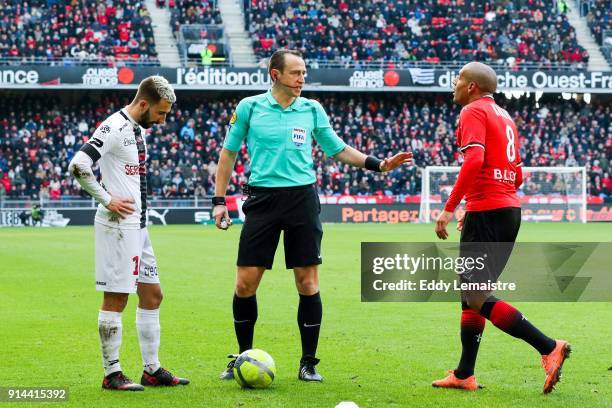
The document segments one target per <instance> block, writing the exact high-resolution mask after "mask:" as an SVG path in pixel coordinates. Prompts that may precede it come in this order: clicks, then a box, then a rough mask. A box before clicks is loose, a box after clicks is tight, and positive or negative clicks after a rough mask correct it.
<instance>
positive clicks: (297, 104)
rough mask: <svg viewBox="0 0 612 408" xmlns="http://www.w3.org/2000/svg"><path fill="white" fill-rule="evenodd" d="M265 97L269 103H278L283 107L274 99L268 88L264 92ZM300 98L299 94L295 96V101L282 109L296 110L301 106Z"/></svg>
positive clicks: (279, 105)
mask: <svg viewBox="0 0 612 408" xmlns="http://www.w3.org/2000/svg"><path fill="white" fill-rule="evenodd" d="M266 99H267V100H268V102H270V105H272V106H274V105H278V107H280V108H281V109H283V107H282V106H281V104H280V103H278V102H277V100H276V99H274V97H273V96H272V90H271V89H269V90H268V92H266ZM301 99H302V98H300V97H299V96H298V97H297V98H295V101H293V103H292V104H291V105H289V106H287V108H286V109H283V110H295V111H296V110H298V109H299V108H300V107H301V106H302V101H301Z"/></svg>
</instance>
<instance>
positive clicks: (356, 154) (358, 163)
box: [334, 146, 412, 172]
mask: <svg viewBox="0 0 612 408" xmlns="http://www.w3.org/2000/svg"><path fill="white" fill-rule="evenodd" d="M334 159H336V160H339V161H341V162H342V163H346V164H350V165H351V166H355V167H361V168H365V169H368V170H372V171H380V172H387V171H391V170H393V169H395V168H397V167H399V166H401V165H402V164H409V163H411V162H412V152H401V153H397V154H396V155H395V156H393V157H388V158H386V159H384V160H380V159H377V158H376V157H374V156H367V155H365V154H363V153H361V152H360V151H359V150H357V149H355V148H353V147H351V146H346V147H345V148H344V149H343V150H342V151H341V152H340V153H338V154H336V155H335V156H334Z"/></svg>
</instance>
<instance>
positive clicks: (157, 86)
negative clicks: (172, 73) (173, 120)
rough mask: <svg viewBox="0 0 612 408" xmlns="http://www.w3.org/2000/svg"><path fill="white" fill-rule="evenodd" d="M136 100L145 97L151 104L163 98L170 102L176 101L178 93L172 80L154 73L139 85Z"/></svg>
mask: <svg viewBox="0 0 612 408" xmlns="http://www.w3.org/2000/svg"><path fill="white" fill-rule="evenodd" d="M134 99H136V100H139V99H144V100H146V101H147V102H149V103H150V104H151V105H155V104H156V103H158V102H159V101H161V100H162V99H164V100H166V101H168V102H170V103H175V102H176V95H175V94H174V89H172V85H170V82H168V80H167V79H166V78H164V77H163V76H159V75H153V76H150V77H147V78H145V79H143V80H142V82H141V83H140V85H138V92H137V93H136V97H135V98H134Z"/></svg>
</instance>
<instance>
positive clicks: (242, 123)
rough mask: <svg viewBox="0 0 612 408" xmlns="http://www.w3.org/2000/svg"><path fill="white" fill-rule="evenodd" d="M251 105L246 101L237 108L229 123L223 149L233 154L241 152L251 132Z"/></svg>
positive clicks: (241, 102) (242, 101)
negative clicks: (243, 143) (241, 147)
mask: <svg viewBox="0 0 612 408" xmlns="http://www.w3.org/2000/svg"><path fill="white" fill-rule="evenodd" d="M251 108H252V106H251V104H250V103H249V102H248V101H246V100H245V99H243V100H241V101H240V103H238V106H236V110H235V111H234V113H233V114H232V117H231V119H230V122H229V128H228V129H227V134H226V135H225V141H224V142H223V147H224V148H226V149H227V150H231V151H232V152H237V151H238V150H240V146H241V145H242V142H243V141H244V139H245V138H246V136H247V133H248V132H249V119H250V118H249V116H250V115H251Z"/></svg>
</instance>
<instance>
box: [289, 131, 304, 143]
mask: <svg viewBox="0 0 612 408" xmlns="http://www.w3.org/2000/svg"><path fill="white" fill-rule="evenodd" d="M291 140H292V141H293V144H294V145H296V146H297V147H301V146H303V145H304V143H306V129H303V128H293V130H291Z"/></svg>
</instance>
